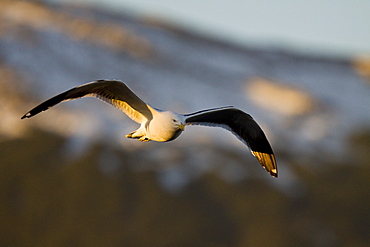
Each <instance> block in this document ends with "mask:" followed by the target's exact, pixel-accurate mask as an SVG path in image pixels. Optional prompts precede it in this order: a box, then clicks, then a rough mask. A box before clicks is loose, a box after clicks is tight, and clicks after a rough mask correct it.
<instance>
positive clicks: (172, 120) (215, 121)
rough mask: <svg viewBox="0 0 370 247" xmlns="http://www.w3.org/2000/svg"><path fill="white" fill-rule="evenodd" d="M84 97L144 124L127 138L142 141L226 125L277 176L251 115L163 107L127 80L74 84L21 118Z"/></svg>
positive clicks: (232, 110)
mask: <svg viewBox="0 0 370 247" xmlns="http://www.w3.org/2000/svg"><path fill="white" fill-rule="evenodd" d="M83 97H95V98H98V99H100V100H102V101H104V102H107V103H109V104H111V105H113V106H115V107H117V108H118V109H120V110H121V111H123V112H124V113H126V115H127V116H128V117H130V118H131V119H132V120H134V121H135V122H137V123H139V124H140V127H139V128H138V129H137V130H135V131H133V132H131V133H130V134H128V135H126V137H127V138H134V139H138V140H139V141H141V142H147V141H156V142H168V141H172V140H174V139H176V138H177V137H178V136H179V135H180V134H181V133H182V132H183V131H184V129H185V126H186V125H203V126H213V127H222V128H224V129H226V130H229V131H231V132H232V133H233V134H234V135H235V136H236V137H237V138H238V139H239V140H241V141H242V142H243V143H244V144H246V145H247V146H248V147H249V149H250V151H251V153H252V154H253V156H255V157H256V158H257V160H258V162H259V163H260V164H261V165H262V167H263V168H265V169H266V170H267V172H269V173H270V175H271V176H273V177H277V174H278V172H277V165H276V160H275V156H274V153H273V151H272V148H271V146H270V144H269V142H268V140H267V138H266V136H265V134H264V132H263V131H262V129H261V128H260V126H259V125H258V124H257V123H256V122H255V121H254V119H253V118H252V117H251V116H250V115H249V114H247V113H245V112H243V111H241V110H239V109H236V108H234V107H231V106H226V107H218V108H212V109H206V110H201V111H197V112H194V113H190V114H179V113H176V112H173V111H163V110H159V109H157V108H154V107H152V106H150V105H149V104H147V103H145V102H144V101H143V100H141V99H140V98H139V97H138V96H137V95H136V94H135V93H134V92H133V91H131V89H130V88H128V87H127V85H126V84H125V83H123V82H122V81H118V80H97V81H93V82H89V83H86V84H83V85H81V86H77V87H74V88H72V89H70V90H67V91H65V92H63V93H61V94H58V95H56V96H54V97H52V98H50V99H48V100H46V101H45V102H43V103H41V104H39V105H38V106H36V107H35V108H33V109H32V110H30V111H29V112H27V113H26V114H25V115H24V116H23V117H22V118H21V119H24V118H30V117H33V116H35V115H37V114H38V113H40V112H42V111H45V110H47V109H49V108H51V107H52V106H54V105H56V104H58V103H61V102H64V101H69V100H75V99H79V98H83Z"/></svg>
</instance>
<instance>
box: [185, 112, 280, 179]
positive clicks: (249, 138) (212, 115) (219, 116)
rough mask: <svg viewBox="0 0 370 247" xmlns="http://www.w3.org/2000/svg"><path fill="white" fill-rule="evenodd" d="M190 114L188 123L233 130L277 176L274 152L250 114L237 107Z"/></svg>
mask: <svg viewBox="0 0 370 247" xmlns="http://www.w3.org/2000/svg"><path fill="white" fill-rule="evenodd" d="M189 116H190V117H188V118H187V119H186V124H189V125H207V126H219V127H224V128H226V129H228V130H229V131H231V132H233V133H234V134H235V135H236V136H237V137H238V138H239V139H240V140H241V141H242V142H244V143H245V144H246V145H247V146H248V147H249V148H250V149H251V152H252V154H253V155H254V156H255V157H256V158H257V160H258V161H259V163H260V164H261V165H262V166H263V167H264V168H265V169H266V170H267V171H268V172H269V173H270V174H271V176H274V177H277V165H276V160H275V156H274V152H273V151H272V148H271V146H270V143H269V142H268V140H267V138H266V136H265V133H264V132H263V131H262V129H261V128H260V126H259V125H258V124H257V123H256V122H255V121H254V119H253V118H252V117H251V116H250V115H249V114H247V113H245V112H243V111H241V110H238V109H235V108H228V109H221V110H215V111H212V110H211V111H208V112H202V113H200V114H197V115H192V114H189Z"/></svg>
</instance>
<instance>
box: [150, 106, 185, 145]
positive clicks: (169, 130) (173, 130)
mask: <svg viewBox="0 0 370 247" xmlns="http://www.w3.org/2000/svg"><path fill="white" fill-rule="evenodd" d="M149 129H150V134H151V136H152V137H153V138H152V139H153V140H157V141H171V140H174V139H175V138H177V137H178V136H179V135H180V134H181V133H182V131H184V129H185V117H184V116H183V115H181V114H178V113H175V112H171V111H162V112H158V113H157V114H155V115H154V117H153V119H152V121H151V122H150V125H149Z"/></svg>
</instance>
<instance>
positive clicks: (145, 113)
mask: <svg viewBox="0 0 370 247" xmlns="http://www.w3.org/2000/svg"><path fill="white" fill-rule="evenodd" d="M82 97H96V98H98V99H100V100H102V101H105V102H107V103H109V104H111V105H113V106H115V107H117V108H119V109H120V110H122V111H123V112H124V113H126V114H127V116H129V117H130V118H131V119H132V120H134V121H136V122H138V123H142V122H144V121H146V120H150V119H152V118H153V116H152V113H151V111H150V109H153V108H151V107H150V106H148V105H147V104H146V103H145V102H144V101H142V100H141V99H140V98H139V97H138V96H137V95H136V94H135V93H134V92H132V91H131V90H130V89H129V88H128V87H127V86H126V85H125V84H124V83H123V82H121V81H116V80H99V81H93V82H90V83H86V84H83V85H81V86H78V87H75V88H72V89H70V90H68V91H65V92H63V93H61V94H58V95H56V96H54V97H53V98H51V99H48V100H47V101H45V102H43V103H41V104H40V105H38V106H36V107H35V108H33V109H32V110H30V111H29V112H27V113H26V114H25V115H24V116H23V117H22V119H23V118H30V117H32V116H35V115H36V114H38V113H40V112H42V111H46V110H47V109H49V108H50V107H52V106H54V105H56V104H58V103H60V102H64V101H69V100H74V99H79V98H82ZM149 108H150V109H149Z"/></svg>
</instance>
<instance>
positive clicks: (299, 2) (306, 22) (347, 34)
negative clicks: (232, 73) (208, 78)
mask: <svg viewBox="0 0 370 247" xmlns="http://www.w3.org/2000/svg"><path fill="white" fill-rule="evenodd" d="M49 1H57V2H68V0H49ZM71 2H74V3H76V2H83V3H85V4H96V5H98V6H101V7H104V8H108V9H112V10H113V11H115V12H121V11H122V12H126V13H127V12H128V13H133V14H138V15H144V16H152V17H153V16H154V17H158V18H160V19H163V20H167V21H169V22H171V23H174V24H177V25H179V26H182V27H185V28H187V29H189V30H193V31H196V32H199V33H201V34H205V35H208V36H211V37H216V38H220V39H222V40H226V41H231V42H235V43H237V44H241V45H246V46H261V45H263V46H265V45H267V46H274V47H278V48H284V49H293V50H298V51H299V52H303V53H309V54H318V55H321V54H324V55H331V56H333V55H334V56H353V55H359V54H364V53H365V54H368V55H369V54H370V0H353V1H348V0H309V1H307V0H281V1H274V0H158V1H150V0H105V1H102V0H73V1H71Z"/></svg>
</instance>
